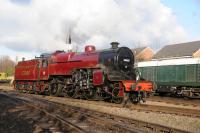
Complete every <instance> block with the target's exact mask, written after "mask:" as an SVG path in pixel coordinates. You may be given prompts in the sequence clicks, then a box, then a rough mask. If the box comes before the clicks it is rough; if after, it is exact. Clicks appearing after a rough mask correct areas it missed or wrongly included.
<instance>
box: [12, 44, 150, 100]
mask: <svg viewBox="0 0 200 133" xmlns="http://www.w3.org/2000/svg"><path fill="white" fill-rule="evenodd" d="M111 45H112V48H110V49H105V50H98V51H96V50H95V47H94V46H92V45H89V46H86V47H85V52H82V53H75V52H64V51H56V52H54V53H52V54H42V55H41V56H40V57H36V58H35V59H32V60H27V61H25V60H24V61H20V62H18V64H17V65H16V67H15V82H14V88H15V89H16V90H19V91H26V92H30V93H43V94H46V95H55V96H59V95H64V96H67V97H72V98H84V99H97V100H108V101H112V102H114V103H122V102H123V101H124V98H125V97H128V98H129V99H130V101H131V102H133V103H135V102H139V101H140V100H142V99H143V98H144V97H146V94H147V93H150V92H151V90H152V83H151V82H147V81H137V80H136V76H137V75H136V73H135V69H134V68H133V66H134V55H133V53H132V51H131V50H130V49H129V48H127V47H118V45H119V43H118V42H112V43H111ZM127 94H128V95H127Z"/></svg>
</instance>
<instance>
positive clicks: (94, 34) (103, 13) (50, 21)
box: [0, 0, 187, 52]
mask: <svg viewBox="0 0 200 133" xmlns="http://www.w3.org/2000/svg"><path fill="white" fill-rule="evenodd" d="M0 21H1V22H3V23H1V24H0V28H1V30H0V45H4V46H6V47H8V48H10V49H13V50H16V51H34V52H43V51H44V52H46V51H54V50H58V49H60V50H65V49H66V39H67V38H66V37H68V33H69V31H70V33H71V37H72V43H74V44H76V45H78V46H79V50H80V51H81V50H82V48H83V46H84V45H86V44H92V45H95V46H96V47H97V49H102V48H109V47H110V45H109V43H110V42H111V41H119V42H120V43H121V44H122V45H125V46H128V47H130V48H134V47H136V46H138V45H149V46H150V47H153V48H155V47H157V45H158V44H159V45H161V46H162V45H166V44H169V43H178V42H183V41H185V40H186V38H187V35H186V32H185V30H184V29H183V27H181V26H180V25H179V24H178V23H177V21H176V17H175V16H174V15H173V13H172V11H171V9H170V8H167V7H166V6H164V5H163V4H162V3H161V2H160V0H32V1H31V3H30V4H28V5H20V4H16V3H12V2H11V1H8V0H0ZM159 47H160V46H159Z"/></svg>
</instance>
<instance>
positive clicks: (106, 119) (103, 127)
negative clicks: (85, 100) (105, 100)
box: [5, 93, 186, 133]
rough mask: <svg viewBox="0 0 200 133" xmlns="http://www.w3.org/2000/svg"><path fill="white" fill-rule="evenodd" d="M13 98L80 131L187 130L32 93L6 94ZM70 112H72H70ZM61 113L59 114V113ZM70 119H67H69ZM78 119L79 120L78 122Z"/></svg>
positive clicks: (180, 132) (138, 132)
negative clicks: (81, 106) (76, 105)
mask: <svg viewBox="0 0 200 133" xmlns="http://www.w3.org/2000/svg"><path fill="white" fill-rule="evenodd" d="M5 95H8V96H9V97H11V98H15V99H18V100H20V101H24V104H26V103H27V104H28V106H32V107H33V108H36V109H38V110H41V111H43V112H44V113H46V114H47V115H49V116H51V117H54V119H58V121H60V122H64V124H67V125H68V126H69V124H72V125H71V126H72V127H77V131H80V132H134V133H140V132H155V133H156V132H159V133H160V132H164V133H171V132H173V133H184V132H186V131H183V130H179V129H175V128H170V127H166V126H162V125H159V124H153V123H148V122H145V121H139V120H135V119H128V118H124V117H119V116H115V115H111V114H107V113H102V112H98V111H92V110H88V109H83V108H80V107H74V106H70V105H66V104H60V103H55V102H52V101H48V100H45V99H42V98H36V97H33V96H32V95H26V96H25V95H21V94H16V93H12V94H6V93H5ZM69 112H71V113H70V114H69ZM58 114H59V115H58ZM66 119H67V120H68V121H67V120H66ZM77 121H78V122H77Z"/></svg>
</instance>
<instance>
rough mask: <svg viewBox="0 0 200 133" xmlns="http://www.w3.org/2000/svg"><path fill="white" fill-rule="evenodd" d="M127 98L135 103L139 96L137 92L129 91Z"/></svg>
mask: <svg viewBox="0 0 200 133" xmlns="http://www.w3.org/2000/svg"><path fill="white" fill-rule="evenodd" d="M129 99H130V101H131V103H133V104H137V103H138V102H139V97H138V94H137V93H130V94H129Z"/></svg>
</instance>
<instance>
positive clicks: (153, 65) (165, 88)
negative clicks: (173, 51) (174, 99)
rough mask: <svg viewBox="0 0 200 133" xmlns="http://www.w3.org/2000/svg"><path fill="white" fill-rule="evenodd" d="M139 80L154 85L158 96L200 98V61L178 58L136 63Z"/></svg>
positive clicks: (197, 59)
mask: <svg viewBox="0 0 200 133" xmlns="http://www.w3.org/2000/svg"><path fill="white" fill-rule="evenodd" d="M137 69H138V71H140V73H141V78H143V79H146V80H149V81H152V82H153V83H154V90H155V92H157V93H159V94H160V95H163V94H170V95H175V96H182V97H189V98H200V59H199V58H180V59H179V58H178V59H166V60H154V61H146V62H138V64H137Z"/></svg>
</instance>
